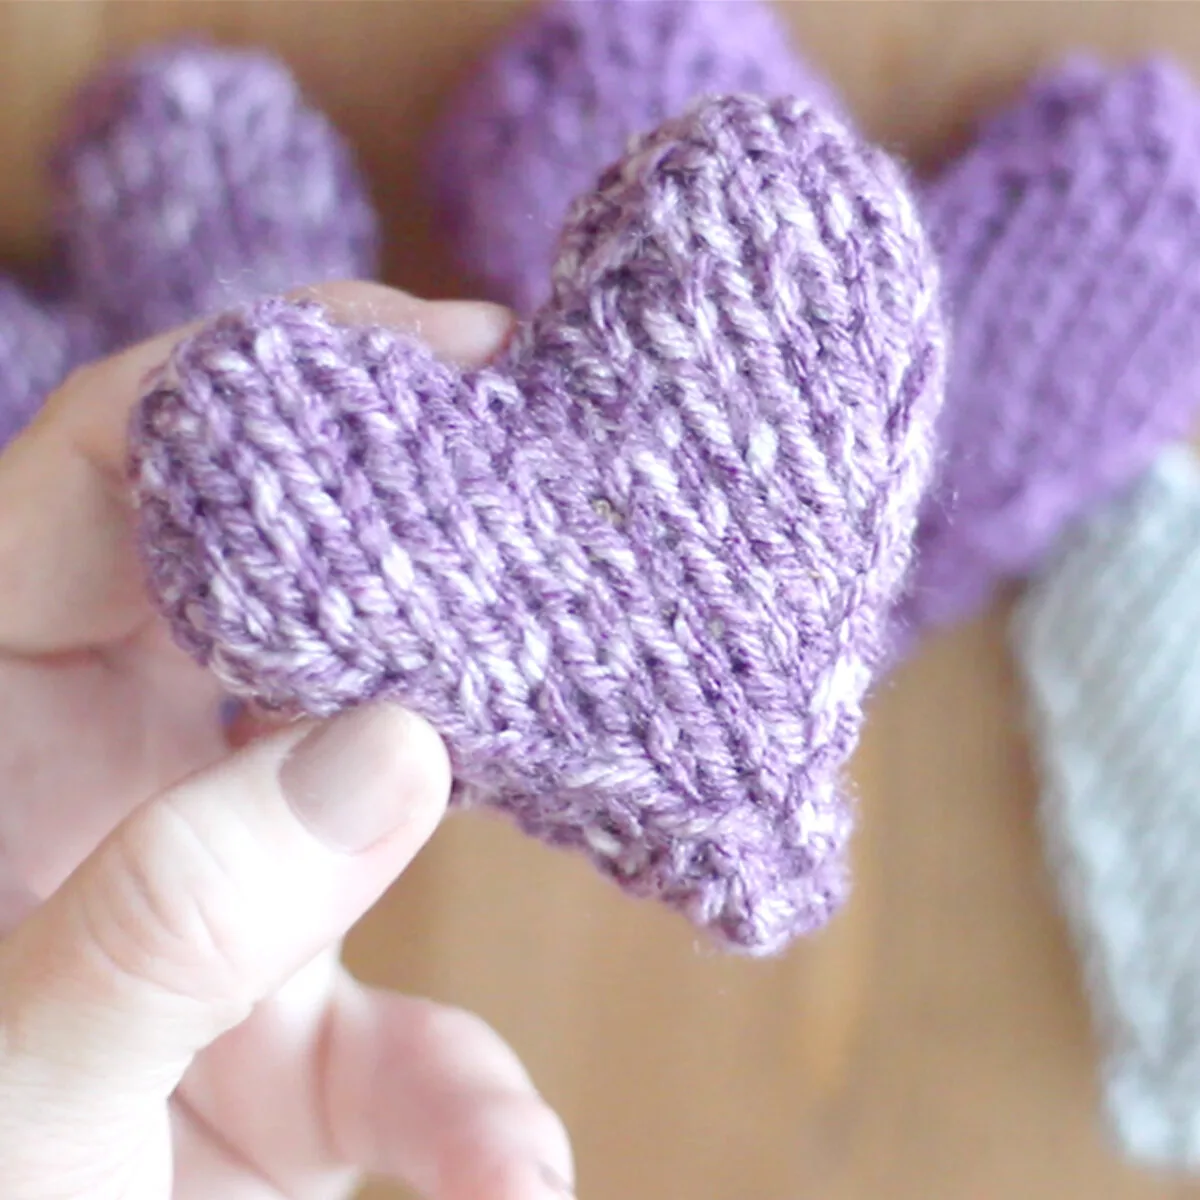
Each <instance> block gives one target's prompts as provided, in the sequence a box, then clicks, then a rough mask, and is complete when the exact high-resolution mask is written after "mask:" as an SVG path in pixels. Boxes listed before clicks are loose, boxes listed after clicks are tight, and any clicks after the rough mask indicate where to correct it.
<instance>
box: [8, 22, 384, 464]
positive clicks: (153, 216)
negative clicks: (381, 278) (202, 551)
mask: <svg viewBox="0 0 1200 1200" xmlns="http://www.w3.org/2000/svg"><path fill="white" fill-rule="evenodd" d="M51 181H52V185H53V188H54V217H55V229H56V234H57V238H58V240H59V242H60V243H61V251H62V259H63V262H64V274H65V281H64V285H63V287H62V289H61V294H58V295H56V298H55V299H54V300H53V301H50V302H48V301H44V300H42V299H40V298H35V297H34V296H32V295H28V294H26V293H25V292H23V291H22V290H20V289H19V288H18V287H17V285H16V284H13V283H0V444H3V441H4V440H7V437H8V436H11V435H12V434H13V433H15V432H17V430H18V429H19V428H20V427H21V426H22V425H23V424H24V423H25V421H26V420H28V419H29V417H31V416H32V415H33V413H34V411H35V410H36V408H37V406H38V405H39V404H40V403H41V400H42V398H43V397H44V396H45V395H46V393H47V392H49V391H50V390H52V389H53V388H54V387H55V386H57V385H58V384H59V383H60V382H61V381H62V379H63V377H64V376H65V375H66V374H67V372H68V371H69V370H70V369H71V368H73V367H75V366H77V365H78V364H79V363H80V362H83V361H86V360H87V359H89V358H92V357H95V356H98V355H101V354H105V353H109V352H111V351H113V350H115V349H118V348H120V347H122V346H125V345H128V344H130V343H131V342H134V341H138V340H140V339H141V338H144V337H147V336H149V335H151V334H154V333H159V332H161V331H162V330H164V329H169V328H172V327H173V326H175V325H178V324H181V323H182V322H184V321H189V320H193V319H195V318H196V317H200V316H204V315H208V314H211V313H213V312H216V311H219V310H220V309H221V308H223V307H226V306H227V305H229V304H231V303H236V302H237V301H239V300H242V299H246V298H249V297H251V296H255V295H262V294H267V293H270V292H273V291H277V290H281V289H285V288H290V287H296V286H299V285H301V284H306V283H316V282H321V281H323V280H328V279H337V278H346V277H353V278H362V277H369V276H371V275H373V274H374V273H375V259H376V253H375V250H376V240H377V239H376V234H375V222H374V216H373V214H372V211H371V208H370V205H369V202H368V200H367V194H366V189H365V187H364V185H363V183H362V180H361V179H360V177H359V176H358V174H357V172H356V170H355V168H354V165H353V163H352V161H351V159H350V155H349V151H348V150H347V148H346V146H345V144H344V143H343V142H342V140H341V138H340V136H339V135H338V133H337V132H336V130H334V129H333V127H332V126H331V125H330V124H329V122H328V121H327V120H326V119H325V118H324V117H323V116H322V115H321V114H320V113H318V112H316V111H315V110H314V109H312V108H310V107H309V106H308V105H307V104H305V102H304V101H303V99H302V97H301V96H300V94H299V92H298V90H297V88H296V85H295V83H294V81H293V80H292V78H291V76H290V75H289V74H288V73H287V71H286V70H285V69H284V68H283V67H282V66H281V65H280V64H279V63H277V62H275V61H274V60H273V59H271V58H269V57H267V56H266V55H263V54H257V53H253V52H249V51H243V50H222V49H217V48H214V47H211V46H208V45H205V44H202V43H196V42H187V43H173V44H169V45H166V46H162V47H155V48H153V49H150V50H145V51H141V52H139V53H137V54H135V55H133V56H132V57H130V58H128V59H126V60H124V61H122V62H119V63H117V64H116V65H114V66H112V67H109V68H108V69H106V70H105V71H104V72H103V73H102V74H101V75H99V76H98V77H97V78H96V79H95V80H93V81H92V82H90V83H89V84H87V85H86V86H85V87H84V88H83V89H82V90H81V91H80V93H79V94H78V96H77V97H76V99H75V101H74V103H73V105H72V108H71V111H70V113H69V114H68V117H67V120H66V122H65V130H64V134H63V136H62V138H61V139H60V141H59V144H58V146H57V148H56V149H55V151H54V153H53V155H52V171H51Z"/></svg>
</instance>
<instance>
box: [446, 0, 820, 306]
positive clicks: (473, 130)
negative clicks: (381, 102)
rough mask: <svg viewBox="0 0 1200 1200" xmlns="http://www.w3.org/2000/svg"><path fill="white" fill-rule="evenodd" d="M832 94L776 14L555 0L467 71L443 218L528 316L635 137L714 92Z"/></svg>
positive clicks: (640, 1)
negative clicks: (575, 208)
mask: <svg viewBox="0 0 1200 1200" xmlns="http://www.w3.org/2000/svg"><path fill="white" fill-rule="evenodd" d="M735 92H750V93H752V94H754V95H771V96H777V95H796V96H803V97H806V98H808V99H810V100H813V101H815V102H818V103H821V104H823V105H824V106H825V107H826V109H827V110H829V111H835V110H836V109H837V108H839V107H840V105H838V104H836V103H835V102H834V99H833V92H832V89H831V88H830V87H829V86H828V84H826V83H825V81H824V80H823V79H822V78H821V77H820V76H819V75H818V74H817V73H816V72H815V71H814V70H813V69H812V68H811V67H810V66H809V65H808V64H806V63H805V62H804V61H803V60H801V59H799V58H798V57H797V56H796V54H795V53H794V52H793V51H792V49H791V48H790V45H789V37H788V31H787V29H786V27H785V26H784V24H783V22H782V21H780V20H779V18H778V16H777V15H776V13H775V10H774V8H773V7H772V6H770V5H767V4H760V3H757V0H744V2H743V3H739V4H729V3H727V2H725V0H717V2H713V0H589V2H588V3H586V4H582V3H579V2H578V0H549V2H548V3H544V4H540V5H537V6H535V7H534V9H533V11H532V13H531V14H530V15H529V16H527V17H525V18H524V19H522V20H521V21H519V22H518V23H517V25H516V27H515V28H514V29H513V31H512V32H511V33H510V34H509V35H508V36H507V37H506V38H505V39H504V40H503V42H502V43H501V44H500V45H499V46H498V47H497V48H496V49H495V50H494V51H492V52H490V53H489V55H488V57H487V58H486V59H485V60H484V61H483V62H482V63H480V64H478V65H477V66H476V68H475V69H474V70H473V71H472V72H471V75H470V78H469V81H468V83H467V84H466V86H465V87H464V88H463V89H462V91H461V92H460V93H459V94H458V95H457V96H456V97H455V99H454V101H453V103H452V105H451V107H450V109H449V110H448V112H447V114H446V117H445V118H444V120H443V121H442V123H441V125H440V127H439V129H438V131H437V133H436V135H435V137H434V139H433V141H432V143H431V155H430V177H431V182H432V184H433V194H434V197H435V200H436V207H437V211H438V214H439V217H440V218H441V219H442V220H444V221H445V223H446V226H447V230H448V233H449V235H450V243H451V245H452V246H453V247H454V249H455V252H456V253H457V254H458V255H459V257H460V259H461V261H462V263H463V265H464V267H465V268H466V269H467V270H468V271H470V272H471V273H472V274H473V275H475V276H476V277H477V278H479V280H480V282H481V284H482V286H483V289H484V291H485V292H486V293H487V294H488V295H490V296H492V297H494V298H495V299H497V300H499V301H501V302H502V303H505V304H508V305H511V306H512V307H514V308H516V309H518V310H519V311H521V312H532V311H533V310H534V309H535V308H536V307H537V306H538V305H539V304H541V303H542V302H543V301H544V300H545V299H546V297H547V296H548V294H549V279H550V267H551V266H552V264H553V262H554V247H555V243H556V241H557V238H558V234H559V231H560V230H561V229H562V225H563V221H564V220H565V218H566V215H567V210H568V208H569V207H570V204H571V201H572V200H574V199H575V197H576V196H579V195H580V194H582V193H583V192H586V191H588V190H589V189H591V188H592V187H593V186H594V185H595V182H596V179H597V177H598V176H599V174H600V172H601V170H603V168H605V167H607V166H608V165H609V164H610V163H611V162H614V161H615V160H616V159H617V158H618V157H619V156H620V155H621V153H622V151H623V150H624V149H625V145H626V143H627V142H628V140H629V138H630V137H631V136H632V135H634V134H639V133H644V132H646V131H647V130H650V129H653V128H655V127H656V126H657V125H659V124H661V123H662V122H663V121H665V120H666V119H667V118H668V117H673V116H676V115H677V114H679V113H681V112H683V111H684V109H685V108H686V107H687V106H688V105H689V104H690V103H691V102H692V101H694V100H696V99H698V98H699V97H701V96H704V95H713V94H723V95H724V94H731V93H735Z"/></svg>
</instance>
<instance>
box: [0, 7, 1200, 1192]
mask: <svg viewBox="0 0 1200 1200" xmlns="http://www.w3.org/2000/svg"><path fill="white" fill-rule="evenodd" d="M731 2H736V0H731ZM784 7H786V9H787V10H788V12H789V14H790V17H791V20H792V23H793V25H794V27H795V30H796V33H797V37H798V39H799V42H800V44H801V45H803V46H804V47H805V48H806V49H807V50H808V52H809V53H810V54H811V56H812V57H813V58H814V59H815V60H816V61H818V62H819V63H820V64H822V65H823V66H824V67H825V68H826V69H827V70H828V71H829V72H830V73H831V74H832V75H833V77H834V78H835V80H836V81H837V82H838V83H839V84H840V85H841V87H842V88H843V89H844V91H845V93H846V95H847V96H848V98H849V100H850V102H851V103H852V105H853V107H854V109H855V111H856V112H857V114H858V115H859V117H860V119H861V121H862V122H863V124H864V125H865V126H866V128H867V129H868V130H870V131H871V132H873V133H874V134H875V135H876V136H878V137H879V138H880V139H883V140H884V141H885V142H887V143H888V144H889V145H891V146H893V147H894V148H897V149H899V150H901V151H903V152H905V153H908V154H910V155H911V156H913V157H915V158H916V159H918V160H919V161H921V162H925V163H928V162H930V161H934V160H936V159H937V158H938V157H939V156H941V155H943V154H945V153H947V152H949V150H950V149H951V148H952V147H953V146H954V145H955V144H956V143H957V142H958V141H959V140H960V139H961V137H962V136H963V133H964V129H965V127H966V126H967V124H968V123H969V121H970V119H971V117H972V115H973V114H974V113H976V112H978V111H979V110H980V108H981V107H982V106H984V105H986V104H988V103H990V102H992V101H994V100H999V99H1001V98H1003V97H1006V96H1008V95H1011V94H1012V93H1013V91H1014V89H1015V88H1017V87H1018V86H1019V84H1020V82H1021V80H1022V79H1023V78H1025V77H1026V75H1027V74H1028V72H1029V71H1030V69H1031V68H1032V67H1033V66H1034V65H1035V64H1037V63H1038V62H1041V61H1043V60H1046V59H1049V58H1052V57H1053V56H1054V55H1056V54H1058V53H1059V52H1061V51H1063V50H1065V49H1071V48H1075V47H1077V46H1079V45H1081V44H1084V43H1086V44H1090V45H1093V46H1096V47H1099V48H1102V49H1104V50H1105V51H1107V52H1112V53H1114V54H1117V55H1120V56H1129V55H1131V54H1134V53H1136V52H1138V51H1139V50H1142V49H1146V48H1169V49H1170V50H1172V51H1174V52H1175V53H1176V54H1178V55H1180V56H1181V57H1182V58H1183V59H1184V60H1185V61H1187V62H1188V63H1189V64H1190V65H1191V66H1192V67H1193V68H1196V69H1200V6H1193V5H1191V4H1156V3H1125V4H1091V3H1082V2H1079V3H1027V4H1006V3H998V2H994V3H987V2H984V3H948V4H934V3H915V2H914V3H827V4H806V3H790V4H786V5H785V6H784ZM517 10H518V4H517V3H509V2H503V0H391V2H382V0H381V2H377V3H358V2H344V3H337V2H334V0H327V2H325V3H298V2H292V0H275V2H270V0H260V2H258V3H252V2H244V0H226V2H224V3H167V2H161V3H152V2H141V3H128V2H126V3H111V2H109V3H102V2H96V3H86V2H80V3H76V2H70V0H64V2H61V3H52V2H37V0H32V2H29V3H8V4H3V5H0V88H2V89H3V92H2V95H3V104H2V105H0V161H2V162H3V164H4V170H3V171H2V172H0V251H3V252H5V253H14V254H20V255H26V254H34V253H36V252H37V251H38V249H39V248H40V247H41V246H42V244H43V242H44V236H45V228H44V215H45V204H44V192H43V180H42V177H41V174H40V170H41V155H42V153H43V151H44V149H45V147H46V144H47V141H48V139H49V137H50V136H51V133H52V130H53V128H54V120H55V114H56V111H57V109H58V106H59V104H60V103H61V101H62V99H63V96H64V94H65V93H66V92H67V91H68V90H69V89H70V88H71V87H72V86H73V85H74V84H75V83H76V81H77V80H79V79H80V77H81V76H82V75H84V74H85V73H86V72H87V71H88V70H89V69H91V68H92V66H93V65H94V64H95V63H96V62H97V60H99V59H100V58H102V57H103V56H105V55H108V54H111V53H113V52H115V51H118V50H120V49H121V48H124V47H128V46H130V45H133V44H135V43H138V42H141V41H144V40H147V39H150V38H155V37H159V36H162V35H165V34H167V33H169V32H172V31H177V30H182V29H191V30H206V31H209V32H211V33H212V34H214V35H216V36H217V37H219V38H221V39H225V40H229V41H236V42H251V43H257V44H260V45H265V46H269V47H272V48H274V49H275V50H276V51H278V52H279V53H281V54H282V55H284V56H285V57H286V58H287V60H288V61H289V63H290V64H291V65H292V67H293V68H294V69H295V71H296V72H297V73H298V74H299V76H300V77H301V79H302V80H303V82H304V84H305V85H306V86H307V88H308V89H309V91H310V93H311V95H312V96H313V97H314V98H315V99H316V100H317V101H318V102H319V103H321V104H322V105H323V106H324V107H325V108H326V109H327V110H328V111H329V112H330V113H331V114H332V115H333V117H334V118H335V119H336V120H337V121H338V122H339V124H340V125H341V127H342V129H343V130H344V131H345V132H346V133H347V134H348V135H349V136H350V137H351V138H352V139H353V140H354V142H355V143H356V145H357V147H358V149H359V151H360V153H361V156H362V160H363V162H364V164H365V167H366V169H367V171H368V172H369V175H370V178H371V180H372V183H373V186H374V188H375V192H376V195H377V198H378V201H379V203H380V205H381V206H382V209H383V211H384V213H385V214H386V218H387V230H388V235H389V251H388V260H387V261H388V278H389V280H390V281H391V282H394V283H396V284H398V285H400V286H403V287H406V288H408V289H410V290H413V291H417V292H422V293H425V294H427V295H431V296H433V295H438V296H440V295H447V294H454V293H461V291H462V283H461V281H459V280H458V279H456V278H455V277H454V275H453V274H452V273H451V272H450V271H449V270H448V267H447V263H446V256H445V254H444V251H443V250H442V249H441V248H440V247H439V246H438V245H437V243H436V239H435V238H433V237H432V235H431V234H430V232H429V223H428V214H427V212H426V210H425V208H424V207H423V205H422V202H421V199H420V194H419V188H418V183H417V173H418V160H417V149H418V142H419V138H420V136H421V135H422V133H423V131H424V130H425V129H426V128H427V127H428V124H429V121H430V119H431V116H432V115H433V113H434V112H435V111H436V108H437V106H438V104H439V103H440V102H441V101H442V99H443V98H444V97H445V95H446V94H447V91H448V89H449V88H450V87H451V86H452V84H453V82H454V80H455V78H456V77H458V76H460V75H461V73H462V72H463V71H464V70H466V69H467V67H468V65H469V62H470V60H471V57H472V55H475V54H477V53H478V52H480V51H481V50H482V49H483V48H484V47H485V46H486V45H487V43H488V41H489V39H490V38H491V37H492V36H493V35H494V34H495V33H496V32H497V31H499V30H500V29H501V28H503V27H504V25H505V24H506V23H507V22H509V21H511V20H512V19H513V18H514V17H515V16H516V14H517ZM854 773H855V778H856V781H857V786H858V788H859V791H860V793H861V797H862V808H863V833H862V836H861V837H860V839H859V843H858V860H859V862H858V879H859V885H858V891H857V895H856V897H855V899H854V902H853V904H852V907H851V909H850V910H849V912H848V913H847V914H846V915H845V916H844V917H843V918H842V919H841V920H840V921H839V923H838V924H837V926H836V928H834V929H833V930H831V931H830V932H829V933H828V935H826V936H825V937H823V938H821V939H819V940H818V941H816V942H815V943H813V944H811V945H807V946H804V947H801V948H799V949H797V950H796V951H795V952H794V953H792V954H791V955H789V956H788V957H787V958H785V959H784V960H783V961H779V962H773V963H768V964H762V963H748V962H735V961H726V960H722V959H719V958H716V957H713V956H712V955H711V954H706V953H702V952H698V951H697V948H696V946H695V945H694V941H693V938H692V937H691V935H690V934H689V932H688V931H687V929H685V928H684V927H683V926H682V924H680V923H678V922H676V921H675V920H674V919H673V918H670V917H667V916H664V915H662V914H660V913H658V912H655V911H652V910H651V909H649V908H647V907H643V906H639V905H634V904H632V903H629V902H627V901H625V900H623V899H621V898H619V897H618V896H617V895H615V894H614V893H613V892H612V891H610V889H609V888H608V886H607V885H605V884H603V883H601V882H599V881H598V880H597V879H594V878H593V877H592V875H591V874H590V872H589V871H588V870H587V869H585V868H584V867H583V866H582V865H581V864H579V863H576V862H574V861H572V860H570V859H566V858H562V857H558V856H556V855H554V854H551V853H550V852H548V851H545V850H543V849H541V848H540V847H538V846H535V845H532V844H526V843H525V842H524V841H523V840H521V839H520V838H518V837H517V836H516V835H514V834H512V833H510V832H509V831H508V830H507V829H506V828H504V827H501V826H499V825H498V824H496V823H493V822H488V821H486V820H483V819H475V818H472V819H469V820H468V819H463V820H461V821H454V822H452V823H451V824H450V825H448V826H447V827H446V828H444V830H443V831H442V833H441V834H440V835H439V836H438V838H437V839H436V842H435V844H434V845H433V846H432V847H431V849H430V850H429V851H428V852H427V853H426V854H425V855H424V857H423V858H422V859H421V860H420V861H419V862H418V864H417V866H416V867H415V868H414V869H413V871H412V872H411V874H410V875H409V876H408V878H407V879H405V880H404V881H403V883H402V884H401V885H400V886H398V887H397V888H396V889H395V890H394V892H393V893H392V894H391V895H390V896H389V897H388V898H387V900H386V902H385V903H384V904H383V905H382V906H381V907H380V908H379V909H378V910H377V911H376V912H375V913H374V914H373V915H372V917H371V918H370V919H369V920H368V921H367V922H366V923H365V924H364V925H363V927H362V928H361V929H360V930H359V931H358V933H357V934H356V935H355V936H354V938H353V940H352V947H351V956H352V959H353V961H354V963H355V965H356V966H357V968H358V969H359V970H360V971H361V972H362V973H363V974H364V975H366V976H368V977H370V978H371V979H372V980H374V981H378V982H386V983H391V984H395V985H397V986H401V987H405V988H409V989H413V990H416V991H420V992H423V993H428V994H432V995H435V996H437V997H441V998H445V999H447V1000H451V1001H454V1002H456V1003H460V1004H465V1005H469V1006H471V1007H474V1008H476V1009H478V1010H479V1011H480V1012H482V1013H483V1014H484V1015H486V1016H487V1017H488V1018H489V1019H490V1020H491V1021H492V1022H494V1023H495V1024H496V1025H497V1026H498V1027H499V1028H500V1029H501V1030H502V1031H503V1032H504V1033H505V1034H506V1035H507V1036H508V1037H509V1038H510V1039H511V1040H512V1042H513V1043H514V1044H515V1045H516V1046H517V1047H518V1048H519V1050H520V1051H521V1052H522V1054H523V1055H524V1057H525V1058H526V1060H527V1061H528V1062H529V1064H530V1066H531V1067H532V1069H533V1071H534V1073H535V1075H536V1077H537V1078H538V1079H539V1080H540V1082H541V1084H542V1085H543V1087H544V1090H545V1091H546V1093H547V1094H548V1095H549V1097H550V1098H551V1099H552V1100H553V1101H554V1103H555V1104H556V1105H557V1106H558V1107H559V1109H560V1110H561V1111H562V1113H563V1114H564V1115H565V1117H566V1118H567V1120H568V1122H569V1123H570V1125H571V1126H572V1128H573V1130H574V1134H575V1139H576V1145H577V1149H578V1155H579V1162H580V1195H581V1196H582V1197H583V1198H584V1200H588V1198H592V1200H661V1198H664V1197H666V1198H669V1200H798V1198H805V1200H807V1198H809V1197H812V1198H820V1200H993V1198H995V1200H1001V1198H1002V1200H1016V1198H1019V1200H1042V1198H1046V1200H1051V1198H1053V1200H1065V1198H1074V1197H1089V1198H1090V1197H1097V1198H1100V1200H1126V1198H1129V1200H1133V1198H1146V1200H1150V1198H1155V1200H1166V1198H1168V1197H1172V1198H1174V1197H1184V1196H1191V1195H1193V1194H1194V1195H1197V1196H1200V1187H1197V1188H1196V1189H1192V1188H1190V1187H1188V1186H1187V1185H1185V1184H1183V1183H1180V1182H1177V1181H1169V1180H1163V1179H1157V1180H1156V1179H1153V1178H1151V1177H1149V1176H1146V1175H1141V1174H1138V1173H1136V1172H1134V1171H1131V1170H1130V1169H1128V1168H1127V1167H1125V1166H1123V1165H1122V1164H1121V1163H1120V1162H1119V1160H1118V1159H1117V1158H1116V1157H1115V1156H1114V1155H1113V1154H1112V1153H1111V1152H1110V1151H1109V1150H1108V1149H1107V1148H1106V1145H1105V1142H1104V1138H1103V1136H1102V1133H1101V1130H1100V1128H1099V1125H1098V1122H1097V1118H1096V1114H1095V1085H1094V1081H1093V1075H1092V1070H1091V1067H1092V1058H1091V1048H1090V1045H1089V1034H1088V1030H1087V1022H1086V1016H1085V1010H1084V1007H1083V1002H1082V999H1081V996H1080V992H1079V984H1078V980H1077V978H1076V973H1075V968H1074V965H1073V962H1072V959H1071V956H1070V953H1069V949H1068V946H1067V944H1066V940H1065V937H1064V933H1063V930H1062V928H1061V925H1060V922H1059V920H1058V918H1057V916H1056V913H1055V909H1054V902H1053V893H1052V889H1051V887H1050V884H1049V882H1048V880H1047V879H1046V877H1045V876H1044V873H1043V870H1042V866H1041V862H1040V859H1039V851H1038V842H1037V835H1036V828H1035V818H1034V784H1033V779H1032V776H1031V771H1030V767H1029V764H1028V761H1027V751H1026V746H1025V743H1024V741H1023V737H1022V731H1021V711H1020V703H1019V696H1018V694H1017V689H1016V687H1015V685H1014V680H1013V677H1012V673H1011V670H1010V667H1009V665H1008V662H1007V660H1006V656H1005V651H1004V644H1003V612H1002V609H1001V606H997V609H996V611H994V612H993V613H992V614H991V615H990V616H989V617H988V618H987V619H985V620H984V621H982V622H980V623H977V624H975V625H973V626H972V627H970V628H967V629H963V630H961V631H959V632H957V633H955V634H953V635H952V636H947V637H944V638H942V639H941V640H939V641H937V642H936V643H935V644H931V645H929V646H928V647H927V648H926V650H925V652H924V653H923V654H922V656H921V657H920V658H919V659H918V660H917V661H915V662H913V663H911V664H909V666H908V667H907V668H906V669H905V670H904V671H903V672H902V673H901V674H900V675H899V676H898V677H897V678H896V679H894V680H893V681H892V682H891V683H890V684H889V685H888V686H887V687H886V689H885V690H884V692H883V694H882V695H880V696H879V697H878V699H877V701H876V703H875V705H874V711H873V713H872V717H871V724H870V730H869V734H868V736H867V738H866V741H865V744H864V745H863V747H862V750H861V753H860V754H859V755H858V758H857V760H856V763H855V772H854ZM370 1194H371V1195H372V1197H374V1198H375V1200H381V1198H382V1197H384V1196H390V1195H393V1193H392V1192H389V1191H388V1190H386V1189H383V1188H380V1189H377V1190H372V1191H371V1193H370Z"/></svg>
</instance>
